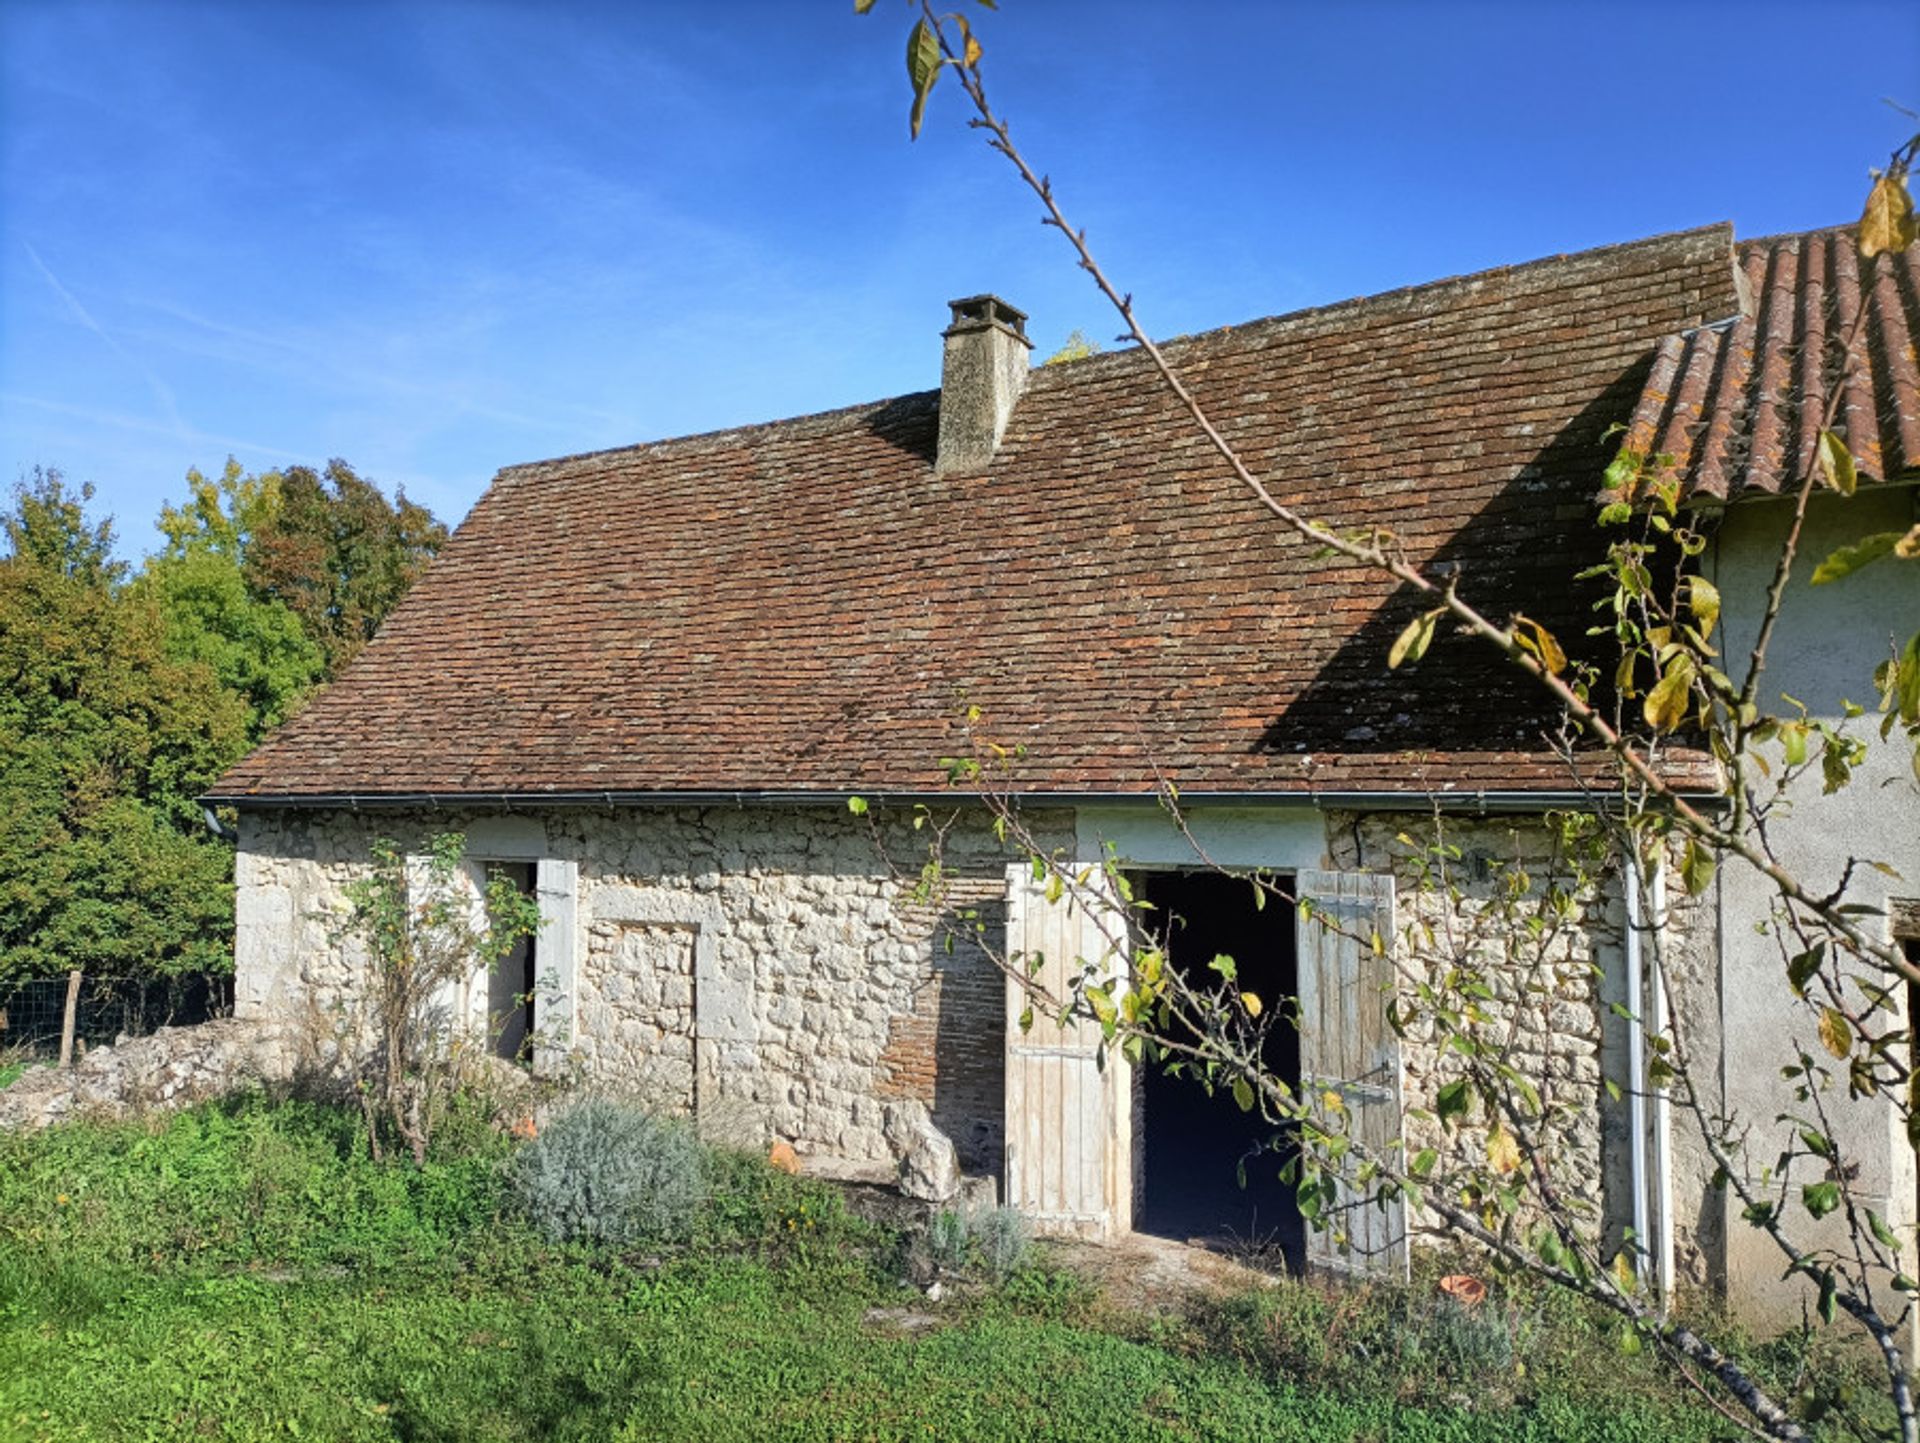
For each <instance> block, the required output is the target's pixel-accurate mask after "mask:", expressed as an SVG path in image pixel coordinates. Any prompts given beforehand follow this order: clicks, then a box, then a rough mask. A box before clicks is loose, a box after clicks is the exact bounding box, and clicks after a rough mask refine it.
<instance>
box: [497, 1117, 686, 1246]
mask: <svg viewBox="0 0 1920 1443" xmlns="http://www.w3.org/2000/svg"><path fill="white" fill-rule="evenodd" d="M507 1178H508V1183H509V1186H510V1187H511V1189H512V1192H513V1196H514V1198H515V1199H516V1200H517V1202H518V1204H519V1206H520V1209H521V1210H522V1211H523V1212H524V1213H525V1214H526V1216H527V1218H528V1219H529V1220H530V1221H531V1222H532V1223H533V1224H534V1226H536V1227H537V1228H539V1229H540V1231H541V1232H542V1233H544V1234H545V1235H546V1236H547V1237H548V1238H550V1239H552V1240H553V1241H555V1242H575V1241H579V1242H593V1243H612V1244H622V1243H632V1242H681V1241H684V1240H685V1239H687V1238H688V1237H690V1236H691V1235H692V1233H693V1228H694V1223H695V1222H696V1220H697V1218H698V1216H699V1213H700V1209H701V1205H702V1204H703V1203H704V1202H705V1201H706V1197H707V1157H706V1150H705V1149H704V1148H703V1147H701V1145H700V1141H699V1139H698V1138H697V1137H695V1136H694V1133H693V1130H692V1128H690V1127H688V1126H687V1125H686V1124H685V1123H683V1122H678V1121H674V1120H671V1119H666V1118H658V1117H654V1116H652V1115H651V1114H650V1113H648V1112H646V1111H644V1110H642V1109H641V1108H638V1107H635V1106H634V1105H632V1104H631V1103H625V1102H616V1101H614V1100H612V1099H610V1098H598V1097H596V1098H588V1099H586V1100H585V1101H583V1102H577V1103H575V1104H574V1105H573V1106H572V1107H570V1108H568V1109H567V1110H566V1111H565V1112H562V1113H561V1114H560V1115H559V1116H557V1117H556V1118H555V1119H554V1120H553V1121H552V1122H551V1123H549V1124H548V1125H547V1127H546V1129H545V1130H544V1131H543V1132H541V1134H540V1135H539V1137H537V1138H535V1139H534V1140H533V1141H532V1142H530V1143H528V1144H527V1145H526V1146H525V1147H523V1148H521V1149H520V1151H519V1152H518V1153H516V1154H515V1155H514V1158H513V1161H512V1163H511V1164H510V1165H509V1167H508V1171H507Z"/></svg>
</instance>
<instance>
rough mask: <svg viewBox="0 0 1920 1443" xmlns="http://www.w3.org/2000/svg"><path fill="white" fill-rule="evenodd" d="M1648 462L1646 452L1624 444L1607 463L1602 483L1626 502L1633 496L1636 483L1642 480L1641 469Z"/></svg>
mask: <svg viewBox="0 0 1920 1443" xmlns="http://www.w3.org/2000/svg"><path fill="white" fill-rule="evenodd" d="M1646 464H1647V458H1646V453H1645V452H1642V451H1633V450H1629V449H1628V448H1627V447H1625V446H1622V447H1621V448H1620V449H1619V451H1618V452H1616V453H1615V454H1614V458H1613V460H1611V461H1609V462H1608V463H1607V469H1606V470H1605V471H1604V472H1602V473H1601V476H1600V484H1601V485H1602V486H1604V487H1605V488H1606V489H1607V490H1609V491H1611V492H1613V493H1614V494H1615V495H1616V496H1618V497H1619V498H1620V502H1622V503H1624V502H1626V501H1628V500H1630V499H1631V498H1632V496H1633V491H1634V487H1635V485H1636V484H1637V483H1638V482H1639V480H1640V470H1641V468H1642V467H1644V466H1645V465H1646Z"/></svg>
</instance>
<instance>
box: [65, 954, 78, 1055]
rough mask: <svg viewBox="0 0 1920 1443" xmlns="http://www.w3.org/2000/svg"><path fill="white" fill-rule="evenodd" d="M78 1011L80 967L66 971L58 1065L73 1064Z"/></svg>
mask: <svg viewBox="0 0 1920 1443" xmlns="http://www.w3.org/2000/svg"><path fill="white" fill-rule="evenodd" d="M79 1013H80V969H79V968H78V967H76V968H74V969H73V970H72V971H71V972H69V973H67V1012H66V1016H65V1017H63V1018H62V1019H61V1021H60V1065H61V1067H63V1068H66V1067H71V1066H73V1029H74V1023H75V1021H76V1020H77V1019H78V1017H79Z"/></svg>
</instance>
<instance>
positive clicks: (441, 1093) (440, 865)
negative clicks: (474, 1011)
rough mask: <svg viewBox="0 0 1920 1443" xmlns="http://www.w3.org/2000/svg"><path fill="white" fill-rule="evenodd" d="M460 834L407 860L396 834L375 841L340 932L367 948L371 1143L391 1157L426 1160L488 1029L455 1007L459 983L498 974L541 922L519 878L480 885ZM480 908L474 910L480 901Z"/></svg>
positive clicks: (364, 1076) (358, 1074) (366, 1077)
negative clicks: (401, 1154)
mask: <svg viewBox="0 0 1920 1443" xmlns="http://www.w3.org/2000/svg"><path fill="white" fill-rule="evenodd" d="M465 853H466V839H465V838H464V837H462V836H461V835H460V834H459V833H458V832H443V833H441V834H439V835H438V836H435V837H433V838H431V839H430V840H429V841H428V843H427V850H426V852H425V853H424V854H423V855H422V856H421V857H420V858H419V860H418V861H417V862H410V861H409V859H408V857H407V855H406V853H405V852H404V851H402V850H401V847H400V845H399V843H397V842H395V841H394V840H393V839H392V838H390V837H380V838H377V839H376V840H375V841H374V843H373V859H372V866H371V867H370V868H369V869H368V871H367V872H366V873H365V875H363V876H361V877H360V878H358V879H357V880H355V881H354V882H352V883H350V884H349V885H348V887H347V901H348V904H349V908H350V910H349V912H348V914H347V917H346V919H345V921H344V922H343V923H342V925H341V927H340V929H339V933H338V935H339V937H341V938H349V939H352V940H353V941H355V942H358V943H361V944H363V945H364V946H365V947H366V949H367V954H368V958H369V963H370V965H369V968H368V974H367V997H366V1003H367V1014H368V1015H367V1020H368V1022H369V1023H370V1024H371V1028H372V1032H373V1036H372V1038H371V1043H372V1045H371V1047H370V1048H367V1049H364V1052H363V1055H362V1057H361V1059H360V1061H359V1062H358V1063H357V1065H356V1068H355V1079H354V1080H355V1085H356V1087H357V1090H358V1092H359V1097H360V1107H361V1114H362V1117H363V1119H364V1121H365V1123H366V1129H367V1145H368V1146H369V1148H371V1149H372V1152H373V1156H374V1157H375V1158H376V1159H378V1158H381V1157H384V1156H385V1154H386V1151H387V1149H388V1148H390V1147H395V1146H398V1147H404V1148H405V1149H406V1150H407V1152H408V1154H409V1155H410V1156H411V1157H412V1158H413V1160H414V1162H415V1163H422V1162H425V1161H426V1158H427V1150H428V1149H429V1148H430V1147H431V1146H432V1143H433V1132H434V1129H435V1127H436V1126H438V1124H439V1122H440V1119H441V1118H442V1117H443V1116H444V1115H445V1112H446V1109H447V1106H448V1104H449V1102H450V1101H451V1100H452V1097H453V1094H454V1093H455V1092H456V1091H457V1090H458V1087H459V1084H460V1083H461V1081H462V1080H463V1078H464V1077H465V1076H466V1069H467V1067H468V1066H469V1064H471V1062H472V1061H473V1060H474V1057H475V1055H476V1048H475V1044H476V1043H478V1044H480V1046H479V1048H478V1050H479V1051H480V1052H484V1050H485V1046H484V1045H485V1043H486V1042H487V1041H488V1040H489V1039H487V1038H486V1037H485V1036H480V1037H475V1036H473V1035H471V1034H470V1031H469V1029H467V1028H466V1027H465V1026H463V1024H462V1022H461V1019H459V1018H458V1017H456V1016H454V1015H452V1009H453V1007H454V1006H455V1005H457V1001H458V996H459V993H458V989H459V988H460V987H461V986H462V985H463V984H464V983H465V982H466V981H467V980H468V979H469V978H471V977H472V976H473V975H474V973H475V972H476V971H481V970H489V969H491V968H493V967H496V966H498V965H499V964H500V962H501V960H502V959H503V958H504V957H505V956H506V955H507V954H508V953H509V952H511V951H512V950H513V948H514V944H515V943H517V942H519V941H520V940H521V939H522V938H524V937H531V936H532V935H533V934H534V933H535V932H536V931H538V930H539V927H540V908H539V904H538V903H536V902H535V901H534V900H533V899H532V898H531V897H528V896H525V895H524V894H522V893H521V892H520V890H519V889H518V888H517V887H515V886H514V884H513V882H512V880H511V879H510V878H507V877H504V876H498V875H496V876H494V877H492V878H490V879H489V880H488V881H487V883H486V885H485V886H484V887H483V888H481V889H479V892H478V895H477V897H476V894H475V890H474V888H473V886H472V885H471V883H470V882H469V880H468V878H467V875H466V872H465V869H464V867H463V860H464V857H465ZM476 900H477V901H478V902H479V904H480V905H479V909H478V910H479V915H478V916H476V915H475V905H474V904H475V902H476Z"/></svg>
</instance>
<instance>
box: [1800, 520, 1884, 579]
mask: <svg viewBox="0 0 1920 1443" xmlns="http://www.w3.org/2000/svg"><path fill="white" fill-rule="evenodd" d="M1900 539H1901V533H1900V532H1898V531H1876V532H1875V533H1874V534H1873V535H1871V536H1863V537H1861V538H1860V539H1859V540H1858V541H1856V542H1854V543H1853V545H1851V546H1842V547H1841V548H1840V549H1839V550H1838V551H1836V552H1834V553H1833V554H1832V555H1831V556H1829V557H1828V558H1827V559H1826V560H1825V561H1823V562H1821V563H1820V564H1819V565H1818V566H1816V567H1814V568H1813V582H1812V584H1813V585H1815V586H1825V585H1826V584H1827V583H1828V582H1830V581H1838V580H1839V579H1840V578H1841V577H1843V576H1851V575H1852V574H1853V573H1854V572H1856V571H1858V570H1859V569H1860V568H1861V567H1863V566H1865V565H1866V564H1867V563H1868V562H1871V561H1878V560H1879V559H1880V558H1881V557H1883V556H1885V555H1886V554H1887V553H1888V552H1890V551H1892V550H1893V549H1894V547H1896V546H1898V545H1899V544H1900Z"/></svg>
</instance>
